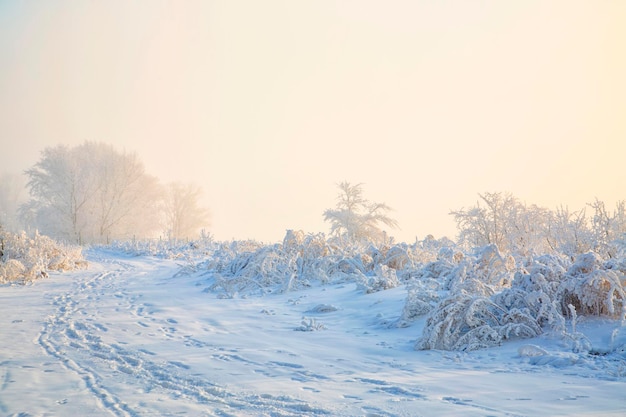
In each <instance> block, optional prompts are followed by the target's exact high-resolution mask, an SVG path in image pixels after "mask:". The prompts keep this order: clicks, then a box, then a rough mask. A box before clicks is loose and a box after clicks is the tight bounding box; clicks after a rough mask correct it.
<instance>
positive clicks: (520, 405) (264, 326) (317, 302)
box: [0, 249, 626, 417]
mask: <svg viewBox="0 0 626 417" xmlns="http://www.w3.org/2000/svg"><path fill="white" fill-rule="evenodd" d="M89 261H90V264H91V266H90V268H89V270H87V271H79V272H76V273H72V274H62V275H58V274H54V276H53V277H51V278H50V279H49V280H46V281H41V282H38V283H37V284H36V285H34V286H29V287H1V288H0V302H2V303H3V309H4V311H3V312H4V314H3V317H4V321H0V327H1V330H2V333H0V337H2V339H1V341H2V345H3V346H5V348H3V349H0V355H2V356H0V358H2V359H0V415H10V416H17V415H22V416H27V415H28V416H53V415H91V416H111V415H112V416H124V417H127V416H133V417H134V416H146V415H163V416H167V415H189V416H277V417H278V416H285V417H288V416H301V415H333V416H368V417H375V416H417V415H465V416H486V415H490V416H531V415H532V416H539V415H545V416H548V415H550V416H557V415H562V416H565V415H576V414H584V413H592V414H596V415H607V416H608V415H615V416H618V415H623V414H624V412H626V397H624V394H623V388H624V381H623V378H621V377H617V378H611V377H602V378H600V379H599V378H598V377H597V376H598V375H603V371H602V369H601V367H602V364H603V363H604V362H602V360H603V359H602V358H598V362H597V363H596V362H593V361H592V360H589V361H587V362H585V363H577V362H576V358H574V357H573V356H567V355H565V354H564V355H563V356H562V357H561V359H562V361H563V360H565V361H566V362H567V360H568V358H570V359H571V358H574V359H572V360H571V361H570V362H571V363H568V364H567V365H566V366H561V365H559V367H556V366H535V365H533V358H521V357H519V355H518V354H517V349H518V348H519V346H521V345H523V344H526V343H528V341H520V342H519V343H517V344H516V343H515V342H511V343H509V344H507V345H506V346H503V347H502V348H493V349H487V350H484V351H478V352H473V353H468V354H465V353H458V352H436V351H426V352H416V351H414V350H413V348H412V347H413V344H414V342H415V338H416V337H417V336H418V334H419V332H418V328H402V329H399V328H394V327H393V326H390V325H389V324H390V323H392V322H393V321H394V320H395V319H396V318H397V317H398V314H399V313H400V311H401V306H402V303H403V300H404V297H405V292H404V290H403V289H402V288H396V289H393V290H388V291H383V292H380V293H375V294H367V295H366V294H363V293H362V292H359V291H358V290H357V289H356V287H355V285H353V284H349V283H346V284H345V285H333V286H329V287H316V288H311V289H309V290H306V291H300V292H294V293H286V294H275V295H267V296H265V297H258V298H250V299H219V298H218V297H217V296H215V295H214V294H210V293H206V292H205V291H203V290H204V289H205V288H208V287H209V286H210V277H208V276H203V275H202V274H201V273H197V274H195V275H194V274H190V275H181V274H179V271H180V266H179V265H177V264H176V263H175V262H173V261H166V260H159V259H154V258H146V257H129V256H125V255H121V254H119V253H114V252H107V251H105V250H102V249H98V250H95V249H92V250H90V251H89ZM20 308H22V309H23V311H22V312H21V313H20V312H19V310H20ZM304 317H306V319H305V320H304V321H305V322H314V323H318V324H320V325H322V326H318V327H315V326H312V327H310V328H307V329H306V330H314V331H296V330H302V329H301V328H302V326H303V325H302V322H303V318H304ZM582 325H583V324H581V326H582ZM415 326H419V322H418V323H417V324H416V325H415ZM304 327H307V326H304ZM8 338H11V339H8ZM9 341H15V343H18V344H19V345H18V346H19V347H18V350H15V351H12V350H11V349H10V348H9V347H8V346H9ZM532 343H538V344H540V345H541V346H542V347H541V349H543V350H545V351H550V350H551V349H552V348H553V346H554V343H556V342H554V341H550V340H544V339H541V340H535V341H532ZM557 356H558V355H557ZM555 357H556V356H555ZM33 392H36V393H38V394H37V396H36V397H33V394H32V393H33Z"/></svg>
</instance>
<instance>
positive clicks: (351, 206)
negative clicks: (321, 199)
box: [324, 181, 398, 241]
mask: <svg viewBox="0 0 626 417" xmlns="http://www.w3.org/2000/svg"><path fill="white" fill-rule="evenodd" d="M338 187H339V190H340V192H339V195H338V196H337V200H338V201H337V205H336V207H335V209H328V210H326V211H324V220H325V221H327V222H330V224H331V234H333V235H335V236H338V237H341V238H345V239H347V240H348V241H360V240H365V241H377V240H381V239H382V238H383V237H384V232H383V230H382V229H381V226H382V225H386V226H389V227H392V228H397V227H398V223H397V221H396V220H394V219H393V218H391V217H389V216H388V215H387V213H388V212H389V211H390V210H391V208H390V207H389V206H388V205H386V204H384V203H374V202H371V201H369V200H367V199H365V197H364V196H363V184H356V185H352V184H350V183H348V182H345V181H344V182H342V183H340V184H339V185H338Z"/></svg>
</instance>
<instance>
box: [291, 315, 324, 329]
mask: <svg viewBox="0 0 626 417" xmlns="http://www.w3.org/2000/svg"><path fill="white" fill-rule="evenodd" d="M324 329H326V326H324V325H323V324H322V323H320V322H318V321H317V320H315V319H314V318H310V317H303V318H302V322H301V324H300V326H298V327H296V328H295V329H294V330H296V331H298V332H315V331H318V330H324Z"/></svg>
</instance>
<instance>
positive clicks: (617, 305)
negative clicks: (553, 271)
mask: <svg viewBox="0 0 626 417" xmlns="http://www.w3.org/2000/svg"><path fill="white" fill-rule="evenodd" d="M623 279H624V274H623V273H622V272H621V271H620V270H618V269H615V270H613V269H607V268H606V267H605V265H604V262H603V261H602V259H600V257H599V256H598V255H597V254H595V253H593V252H588V253H585V254H581V255H579V256H578V257H577V258H576V262H574V264H573V265H572V266H571V267H570V268H569V269H568V270H567V274H566V276H565V280H564V281H563V283H562V284H561V286H560V288H559V293H560V294H559V296H560V300H561V306H562V309H563V313H564V314H570V313H569V312H570V307H569V306H570V305H571V306H573V308H575V309H576V312H577V313H578V314H580V315H594V316H601V315H602V316H609V317H615V318H617V317H619V315H621V314H623V313H622V310H623V309H624V308H625V307H626V290H624V287H623V284H622V280H623Z"/></svg>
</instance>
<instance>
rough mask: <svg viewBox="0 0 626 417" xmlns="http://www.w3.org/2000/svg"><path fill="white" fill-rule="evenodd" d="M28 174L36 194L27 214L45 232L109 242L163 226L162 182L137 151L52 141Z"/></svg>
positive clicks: (26, 207)
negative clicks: (159, 203)
mask: <svg viewBox="0 0 626 417" xmlns="http://www.w3.org/2000/svg"><path fill="white" fill-rule="evenodd" d="M26 175H27V176H28V188H29V192H30V196H31V199H30V200H29V201H28V202H27V203H26V204H25V205H23V206H22V208H21V212H22V217H23V218H24V220H25V221H27V222H28V223H29V224H30V225H31V227H34V228H37V229H39V230H40V231H42V232H43V233H45V234H49V235H51V236H53V237H56V238H61V239H66V240H69V241H72V242H78V243H87V242H103V243H104V242H108V241H110V240H111V239H123V238H128V237H131V236H139V237H146V236H150V235H151V234H152V233H154V232H155V231H156V229H158V212H157V211H155V210H154V201H155V200H158V199H159V198H160V196H161V189H160V185H159V183H158V181H157V180H156V178H154V177H152V176H149V175H147V174H146V173H145V170H144V166H143V164H142V163H141V161H140V160H139V158H138V157H137V156H136V155H135V154H133V153H120V152H118V151H116V150H115V149H114V148H113V147H112V146H110V145H106V144H102V143H94V142H85V143H83V144H82V145H79V146H76V147H72V148H70V147H67V146H64V145H59V146H55V147H49V148H46V149H44V150H43V151H42V154H41V159H40V160H39V161H38V162H37V163H36V164H35V165H34V166H33V167H32V168H30V169H28V170H27V171H26Z"/></svg>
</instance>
